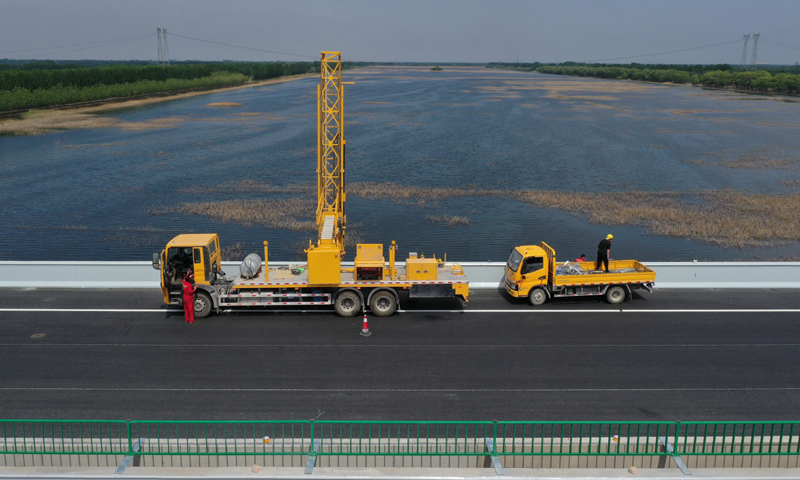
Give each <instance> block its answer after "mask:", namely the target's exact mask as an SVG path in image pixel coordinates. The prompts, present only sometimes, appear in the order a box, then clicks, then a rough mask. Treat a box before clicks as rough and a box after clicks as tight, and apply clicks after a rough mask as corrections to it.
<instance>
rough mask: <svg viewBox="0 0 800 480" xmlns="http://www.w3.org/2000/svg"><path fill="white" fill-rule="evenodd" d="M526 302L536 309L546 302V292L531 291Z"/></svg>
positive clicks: (540, 290) (535, 289)
mask: <svg viewBox="0 0 800 480" xmlns="http://www.w3.org/2000/svg"><path fill="white" fill-rule="evenodd" d="M528 300H529V301H530V302H531V305H533V306H534V307H538V306H539V305H542V304H543V303H544V302H546V301H547V292H545V291H544V290H542V289H541V288H534V289H533V290H531V293H529V294H528Z"/></svg>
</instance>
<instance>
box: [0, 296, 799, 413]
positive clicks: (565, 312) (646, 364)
mask: <svg viewBox="0 0 800 480" xmlns="http://www.w3.org/2000/svg"><path fill="white" fill-rule="evenodd" d="M401 305H402V307H403V308H404V309H405V310H404V311H403V312H402V313H400V314H398V315H395V316H393V317H389V318H377V317H372V316H370V330H371V332H372V336H370V337H367V338H365V337H362V336H360V335H359V332H360V331H361V327H362V324H361V322H362V318H361V317H354V318H347V319H345V318H339V317H336V316H335V315H333V314H332V313H329V312H330V311H331V309H330V308H327V309H320V310H321V311H318V312H306V313H299V312H296V311H292V312H287V311H281V312H266V311H261V312H247V313H224V314H221V315H219V316H215V317H211V318H208V319H199V320H198V322H197V323H195V324H193V325H190V324H186V323H184V321H183V316H182V311H180V310H174V309H170V308H168V307H167V306H165V305H163V304H162V300H161V297H160V292H159V291H157V290H135V291H123V290H78V289H75V290H45V289H0V365H2V367H0V418H6V419H20V418H39V419H42V418H57V419H113V420H123V419H138V420H295V419H303V420H306V419H312V418H319V419H326V420H551V421H555V420H576V421H583V420H614V421H623V420H631V421H646V420H661V421H667V420H682V421H689V420H799V419H800V418H798V417H800V413H798V412H800V292H798V291H796V290H681V291H678V290H662V291H658V290H657V291H656V292H654V293H652V294H649V293H646V292H645V293H642V294H641V295H638V294H637V295H635V298H634V299H633V300H632V301H629V302H625V303H624V304H622V305H621V306H612V305H609V304H606V303H603V302H601V301H598V300H596V299H592V298H589V299H573V300H569V301H555V302H551V303H547V304H545V305H544V306H542V307H538V308H533V307H531V306H529V305H527V304H525V303H522V302H521V301H517V300H515V299H511V298H509V297H506V296H504V295H503V294H501V293H499V292H496V291H485V290H484V291H474V292H472V298H471V301H470V304H469V306H467V307H466V308H464V309H463V310H462V309H461V305H460V303H459V302H457V301H453V302H443V301H417V302H414V303H409V302H401Z"/></svg>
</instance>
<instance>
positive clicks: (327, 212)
mask: <svg viewBox="0 0 800 480" xmlns="http://www.w3.org/2000/svg"><path fill="white" fill-rule="evenodd" d="M320 76H321V81H320V85H319V87H318V89H317V107H318V108H317V137H318V142H319V143H318V145H317V227H318V229H319V236H318V240H317V246H318V247H323V246H337V247H339V250H340V255H344V231H345V223H346V219H347V217H346V216H345V214H344V201H345V192H344V152H345V140H344V121H343V99H344V91H343V89H342V54H341V52H322V56H321V61H320Z"/></svg>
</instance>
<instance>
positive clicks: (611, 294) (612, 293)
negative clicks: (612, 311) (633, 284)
mask: <svg viewBox="0 0 800 480" xmlns="http://www.w3.org/2000/svg"><path fill="white" fill-rule="evenodd" d="M606 300H608V303H610V304H611V305H619V304H620V303H622V302H624V301H625V289H624V288H622V287H620V286H619V285H615V286H613V287H611V288H609V289H608V291H607V292H606Z"/></svg>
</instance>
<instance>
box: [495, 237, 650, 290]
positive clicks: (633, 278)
mask: <svg viewBox="0 0 800 480" xmlns="http://www.w3.org/2000/svg"><path fill="white" fill-rule="evenodd" d="M593 267H594V263H589V262H574V263H571V262H564V263H556V251H555V250H553V248H552V247H550V246H549V245H548V244H546V243H544V242H541V243H540V244H539V245H523V246H520V247H516V248H514V249H513V250H511V254H510V255H509V256H508V261H507V262H506V268H505V276H504V280H503V284H504V285H505V288H506V292H508V294H509V295H511V296H512V297H516V298H527V299H528V300H529V301H530V303H531V305H534V306H536V305H541V304H543V303H544V302H546V301H547V300H549V299H551V298H558V297H580V296H603V295H605V297H606V299H607V300H608V302H609V303H612V304H618V303H622V302H623V301H624V300H625V299H626V298H630V297H631V292H632V291H633V290H637V289H644V290H647V291H649V292H652V289H653V286H654V285H655V281H656V272H654V271H653V270H652V269H650V268H648V267H646V266H645V265H643V264H642V263H640V262H638V261H636V260H612V261H610V262H609V273H605V272H604V271H600V270H594V269H593Z"/></svg>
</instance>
